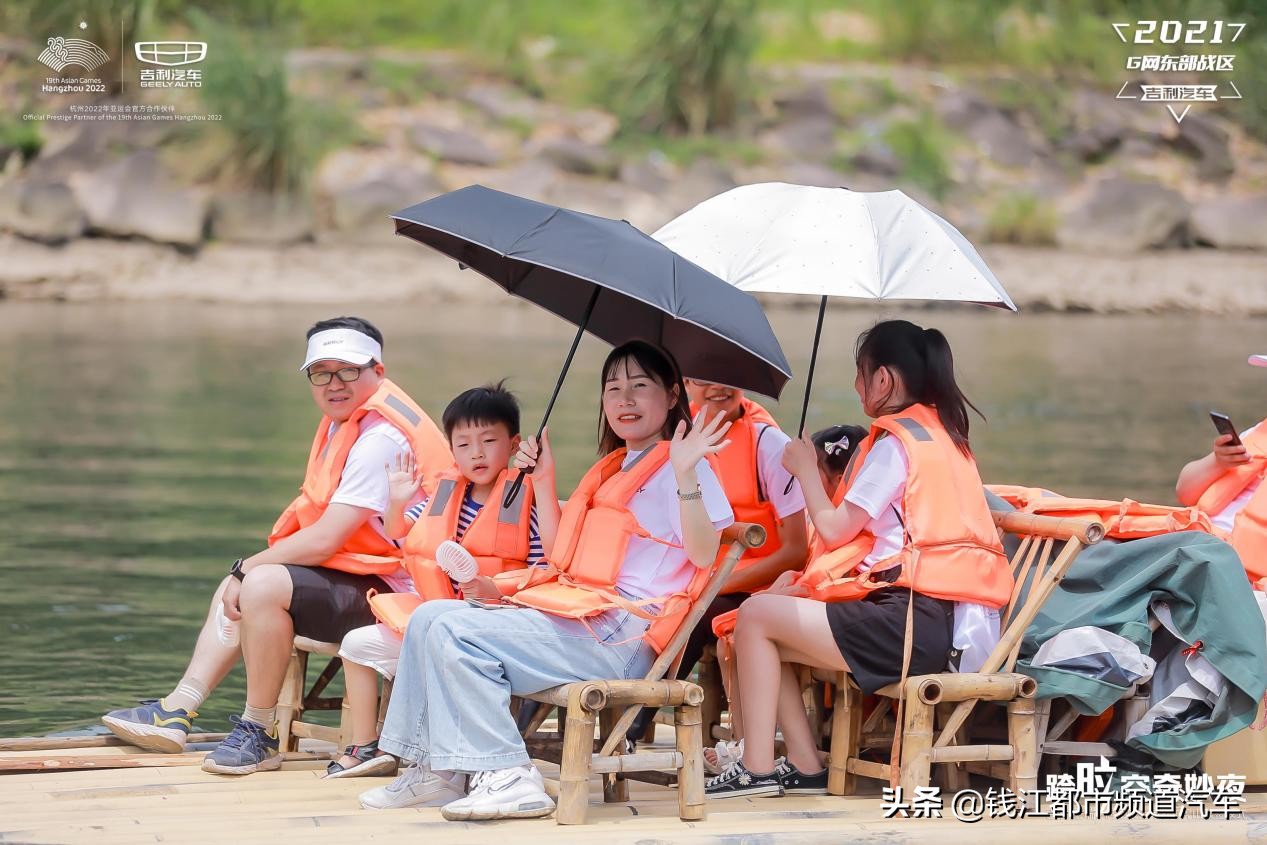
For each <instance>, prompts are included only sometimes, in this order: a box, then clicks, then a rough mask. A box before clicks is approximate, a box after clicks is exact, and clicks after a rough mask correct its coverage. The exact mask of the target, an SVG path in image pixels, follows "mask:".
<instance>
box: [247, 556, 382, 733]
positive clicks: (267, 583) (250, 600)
mask: <svg viewBox="0 0 1267 845" xmlns="http://www.w3.org/2000/svg"><path fill="white" fill-rule="evenodd" d="M291 587H292V585H291V582H290V573H289V572H287V571H286V568H285V567H284V566H278V565H274V564H268V565H265V566H260V567H258V568H256V569H252V570H251V571H250V572H249V573H247V576H246V580H245V581H243V582H242V594H241V596H240V598H239V604H240V606H241V608H242V655H243V657H244V658H245V659H246V703H247V705H249V706H252V707H261V708H265V709H267V708H271V707H276V706H277V697H278V696H279V695H280V694H281V691H282V680H283V678H284V677H285V675H286V665H287V663H289V662H290V652H291V650H292V649H293V647H294V640H295V625H294V622H293V620H291V618H290V613H289V612H288V611H289V610H290V595H291ZM370 710H371V711H372V710H373V705H370Z"/></svg>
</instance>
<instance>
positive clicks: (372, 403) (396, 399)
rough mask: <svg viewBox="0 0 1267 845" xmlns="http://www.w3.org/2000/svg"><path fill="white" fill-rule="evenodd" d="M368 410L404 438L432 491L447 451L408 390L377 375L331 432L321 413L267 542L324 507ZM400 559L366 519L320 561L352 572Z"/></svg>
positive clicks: (384, 570) (373, 571)
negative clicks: (300, 474) (369, 391)
mask: <svg viewBox="0 0 1267 845" xmlns="http://www.w3.org/2000/svg"><path fill="white" fill-rule="evenodd" d="M371 411H376V412H378V413H379V414H381V415H382V417H383V419H385V420H386V421H387V422H388V423H390V424H391V425H393V426H395V427H396V428H397V429H398V430H400V431H401V432H402V433H403V434H404V435H405V437H406V438H407V439H408V440H409V446H410V448H412V449H413V453H414V460H415V461H417V463H418V467H419V469H420V472H421V474H422V486H423V488H424V489H425V490H434V489H435V485H436V481H437V479H438V478H439V477H440V474H441V473H442V472H444V471H445V470H447V469H448V468H449V467H451V466H452V465H453V453H452V452H450V451H449V444H448V443H447V442H445V439H444V435H443V434H441V433H440V429H438V428H436V424H435V423H434V422H432V421H431V418H430V417H428V416H427V414H426V412H425V411H423V410H422V408H420V407H418V405H417V404H415V403H414V401H413V400H412V399H410V398H409V395H408V394H406V393H405V392H404V391H403V390H401V389H400V388H399V387H397V386H396V385H395V384H393V383H392V382H391V381H389V380H387V379H383V383H382V384H381V385H379V388H378V390H376V391H374V395H373V396H371V397H370V398H369V399H367V400H365V404H363V405H361V407H359V408H357V409H356V410H355V411H353V412H352V416H351V417H350V418H349V419H348V420H347V421H346V422H344V423H342V424H340V425H339V426H338V428H337V429H335V431H334V434H333V436H331V435H330V426H331V424H332V422H333V421H332V420H331V419H330V418H329V417H322V418H321V422H320V424H318V426H317V434H316V436H315V437H313V439H312V450H311V451H310V452H309V453H308V467H307V469H306V470H305V472H304V483H303V485H302V486H301V487H300V488H299V496H298V497H296V498H295V500H294V501H293V502H291V503H290V504H289V505H288V506H287V507H286V510H285V511H283V512H282V515H281V516H280V517H278V519H277V522H276V523H275V524H274V525H273V530H272V533H271V534H270V535H269V537H268V544H269V545H270V546H271V545H273V544H274V543H276V542H277V541H278V540H280V539H282V538H283V537H289V536H290V535H291V534H294V533H295V532H296V531H298V530H300V529H301V528H307V527H308V526H309V525H312V524H313V523H315V522H316V521H317V520H318V519H320V518H321V515H322V514H324V513H325V512H326V508H327V507H329V505H330V499H331V498H333V496H334V492H335V490H337V489H338V487H339V481H340V480H341V479H342V477H343V467H344V465H345V464H346V463H347V460H348V453H349V452H351V451H352V445H353V444H354V443H356V440H357V438H358V437H359V436H360V433H361V432H360V429H361V426H360V423H361V420H362V419H363V418H364V417H365V415H366V414H368V413H370V412H371ZM400 560H401V550H400V549H399V548H397V547H396V544H395V543H393V542H392V541H390V540H388V539H387V538H386V537H384V536H383V535H382V534H380V533H379V532H378V531H375V530H374V526H372V525H371V524H370V523H369V522H368V521H367V522H365V523H363V524H362V525H361V526H360V527H359V528H357V529H356V530H355V531H353V532H352V534H351V536H349V537H348V538H347V540H345V541H344V543H343V548H342V549H340V550H339V551H338V552H337V553H336V554H335V555H334V556H333V557H331V558H330V559H329V560H327V561H325V562H324V563H322V564H321V565H322V566H327V567H329V568H331V569H339V570H342V571H344V572H352V573H356V574H358V575H390V574H391V573H393V572H395V571H396V570H397V569H399V568H400Z"/></svg>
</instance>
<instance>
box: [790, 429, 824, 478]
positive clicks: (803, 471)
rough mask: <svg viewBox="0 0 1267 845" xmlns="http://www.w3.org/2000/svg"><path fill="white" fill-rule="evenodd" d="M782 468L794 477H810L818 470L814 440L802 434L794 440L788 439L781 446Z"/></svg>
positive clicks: (816, 449)
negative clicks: (785, 443) (784, 444)
mask: <svg viewBox="0 0 1267 845" xmlns="http://www.w3.org/2000/svg"><path fill="white" fill-rule="evenodd" d="M783 468H784V469H785V470H787V471H788V472H789V473H791V474H792V475H793V476H795V477H796V478H799V479H802V482H803V480H804V479H806V478H811V477H812V474H813V473H817V472H818V448H817V447H816V446H815V445H814V441H812V440H810V439H809V437H807V436H805V435H804V434H802V435H801V436H800V437H799V438H797V439H795V440H789V441H788V444H787V445H786V446H784V447H783Z"/></svg>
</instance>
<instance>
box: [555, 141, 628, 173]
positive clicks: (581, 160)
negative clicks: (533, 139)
mask: <svg viewBox="0 0 1267 845" xmlns="http://www.w3.org/2000/svg"><path fill="white" fill-rule="evenodd" d="M539 154H540V155H541V156H542V157H543V158H545V159H547V160H548V161H552V162H554V164H556V165H557V166H558V167H559V168H560V169H562V170H566V171H567V172H569V173H579V174H580V175H582V176H603V177H607V178H611V177H614V176H615V175H616V171H617V166H618V162H617V160H616V157H615V156H614V155H612V154H611V153H610V152H609V151H608V150H607V149H606V148H604V147H599V146H596V145H594V144H587V143H585V142H584V141H580V140H578V139H576V138H554V139H552V140H549V141H546V142H545V143H543V144H541V146H540V149H539Z"/></svg>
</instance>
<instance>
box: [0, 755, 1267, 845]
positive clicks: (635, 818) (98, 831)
mask: <svg viewBox="0 0 1267 845" xmlns="http://www.w3.org/2000/svg"><path fill="white" fill-rule="evenodd" d="M657 739H658V740H659V739H663V740H664V741H665V743H666V745H667V744H668V743H670V742H671V739H670V736H669V735H668V732H667V731H664V732H663V736H662V737H657ZM32 745H34V746H35V747H31V746H32ZM17 749H24V750H17ZM330 751H331V749H330V748H329V747H321V746H320V745H319V744H316V743H312V742H308V743H306V744H305V746H304V750H303V751H301V752H299V753H297V754H289V755H287V761H286V763H285V764H284V765H283V766H282V770H281V771H278V772H262V773H259V774H255V775H251V776H248V777H242V778H229V777H222V776H218V775H212V774H207V773H205V772H203V771H202V770H201V769H200V768H199V764H200V762H201V760H202V756H203V754H204V753H205V752H204V751H192V752H186V753H184V754H173V755H163V754H150V753H145V752H141V751H139V750H138V749H136V748H133V747H131V746H126V745H120V744H114V743H113V742H112V741H111V740H110V739H109V738H87V739H83V738H81V739H77V740H67V739H52V738H50V739H40V740H34V741H31V740H0V842H3V843H10V842H22V843H77V842H92V843H95V845H114V843H129V845H130V844H131V843H139V842H180V843H187V842H188V843H199V842H208V843H215V845H223V843H224V842H226V841H229V842H234V843H253V842H261V843H269V845H275V843H276V842H278V841H283V840H289V841H294V840H295V838H297V837H302V841H303V842H304V843H321V842H331V843H339V844H340V845H344V843H352V842H366V841H374V842H416V841H419V837H420V836H421V837H426V839H427V841H429V842H436V843H448V842H453V843H485V842H489V841H491V840H493V839H494V838H496V837H508V836H509V837H513V838H514V841H515V842H517V843H518V842H549V843H551V844H552V845H553V843H557V842H593V841H597V840H599V839H601V840H602V841H603V842H604V845H618V843H636V842H642V843H648V842H655V843H669V842H684V843H704V842H727V843H741V842H744V843H747V842H752V843H758V842H760V843H764V842H787V843H798V845H799V843H811V842H859V843H898V842H900V843H925V842H928V843H933V842H936V843H954V842H972V843H975V844H976V845H991V843H1000V845H1003V843H1008V845H1010V843H1013V842H1015V841H1016V840H1017V839H1020V838H1024V839H1025V840H1026V841H1027V842H1028V843H1030V845H1042V844H1043V843H1064V842H1077V841H1083V842H1102V841H1108V840H1110V839H1112V840H1113V841H1121V842H1140V843H1171V842H1173V843H1182V845H1190V843H1192V842H1193V841H1197V840H1199V841H1202V842H1231V841H1235V842H1257V841H1262V842H1267V793H1262V792H1250V793H1247V795H1246V802H1245V804H1244V806H1243V813H1244V815H1243V816H1242V817H1241V818H1239V819H1234V820H1231V821H1222V820H1219V821H1215V820H1208V821H1203V820H1201V819H1200V818H1199V817H1198V818H1187V819H1184V820H1175V821H1172V820H1165V821H1161V820H1149V821H1144V820H1122V821H1114V820H1101V821H1095V820H1074V821H1054V820H1050V819H1020V820H1011V819H987V820H984V821H982V822H980V823H977V824H967V823H964V822H960V821H958V820H957V819H955V818H954V817H953V816H952V815H951V814H950V812H949V803H947V810H946V815H947V817H946V818H942V819H885V818H884V817H883V812H882V810H881V799H880V792H879V786H878V785H877V786H876V787H875V790H874V792H872V793H870V794H865V795H862V796H856V797H844V798H841V797H835V796H788V797H784V798H756V799H743V798H739V799H730V800H726V801H717V802H709V803H708V807H707V810H708V817H707V818H706V819H705V820H703V821H699V822H682V821H680V820H679V819H678V804H677V796H676V793H675V791H674V790H672V789H665V788H662V787H657V786H653V785H650V784H644V783H637V782H633V783H630V801H629V803H628V804H604V803H603V793H602V782H601V779H600V778H597V777H596V778H593V779H592V782H591V784H590V810H589V824H586V825H583V826H559V825H556V824H555V822H554V819H552V818H547V819H534V820H519V821H504V822H466V823H459V822H448V821H445V820H443V819H442V818H441V816H440V811H439V810H437V809H430V808H418V809H405V810H387V811H376V812H375V811H368V810H362V809H361V808H360V807H359V805H358V804H357V795H358V794H359V793H361V792H362V791H363V790H366V789H369V788H372V787H374V786H377V785H379V784H382V783H384V782H385V780H384V779H382V778H351V779H343V780H334V781H323V780H321V775H322V774H323V773H324V769H325V764H326V759H328V757H329V755H330ZM542 770H543V772H544V773H545V774H546V775H547V776H556V777H557V770H555V769H554V767H552V766H549V765H548V764H545V765H543V766H542Z"/></svg>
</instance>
